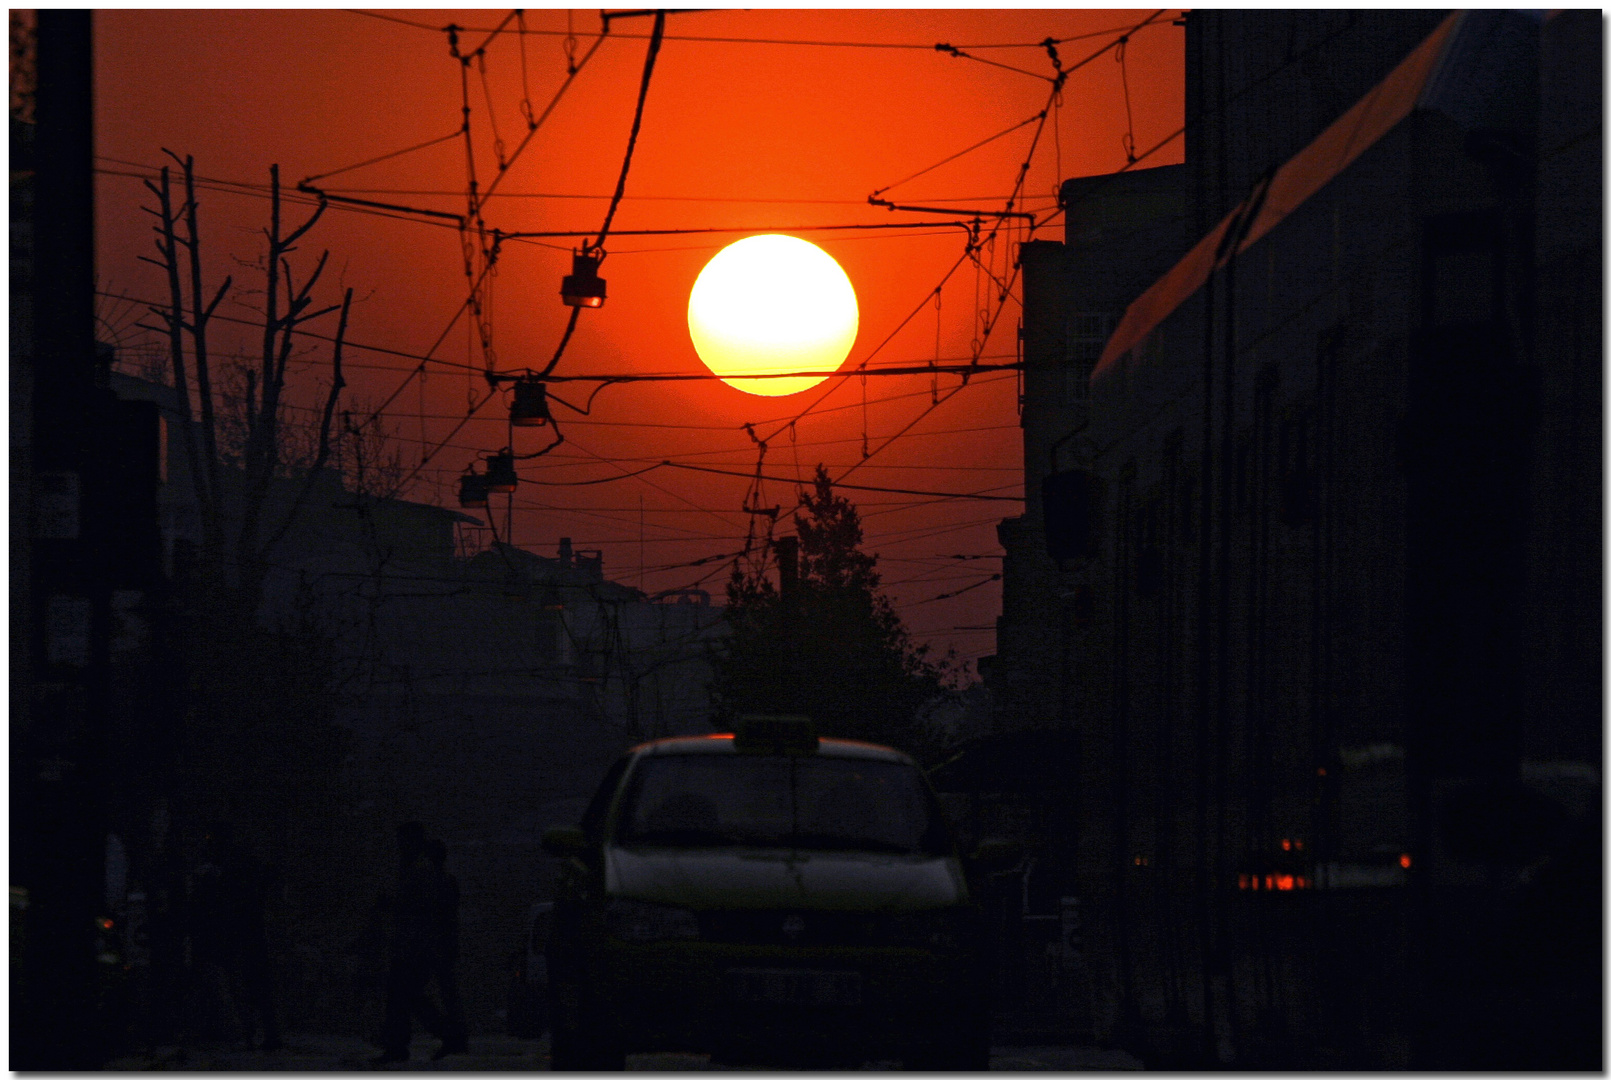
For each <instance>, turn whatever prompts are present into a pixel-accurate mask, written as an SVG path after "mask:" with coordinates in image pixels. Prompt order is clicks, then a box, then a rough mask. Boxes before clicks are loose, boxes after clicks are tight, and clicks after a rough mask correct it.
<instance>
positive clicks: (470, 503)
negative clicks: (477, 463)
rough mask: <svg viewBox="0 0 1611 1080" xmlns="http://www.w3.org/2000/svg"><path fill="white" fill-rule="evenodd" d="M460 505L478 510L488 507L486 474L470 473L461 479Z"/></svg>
mask: <svg viewBox="0 0 1611 1080" xmlns="http://www.w3.org/2000/svg"><path fill="white" fill-rule="evenodd" d="M459 505H460V506H464V507H469V508H470V509H478V508H481V507H484V506H486V505H487V477H486V474H485V473H478V472H468V473H465V474H464V475H463V476H461V477H459Z"/></svg>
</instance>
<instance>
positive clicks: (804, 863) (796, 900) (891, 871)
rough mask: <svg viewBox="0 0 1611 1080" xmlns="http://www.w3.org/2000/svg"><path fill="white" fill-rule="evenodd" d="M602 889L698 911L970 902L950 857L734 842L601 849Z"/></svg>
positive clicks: (914, 907) (894, 908)
mask: <svg viewBox="0 0 1611 1080" xmlns="http://www.w3.org/2000/svg"><path fill="white" fill-rule="evenodd" d="M605 889H606V891H607V892H608V893H609V894H610V895H611V896H622V897H631V898H632V899H635V900H650V901H655V902H658V903H662V904H675V905H676V906H678V907H685V908H693V909H695V910H711V909H720V908H729V909H748V910H754V909H757V908H761V909H765V908H806V909H816V910H826V911H877V912H904V911H925V910H931V909H934V908H939V907H949V906H951V905H954V904H959V903H964V902H966V900H967V886H966V884H965V883H964V882H963V878H962V873H961V868H960V867H959V866H958V865H957V862H956V860H955V859H952V858H943V857H942V858H936V857H934V856H929V855H882V854H876V853H869V852H838V851H826V852H825V851H787V850H769V849H755V848H737V849H722V850H700V851H685V850H684V851H667V850H647V849H646V850H637V851H634V850H628V849H626V848H618V847H609V848H606V849H605Z"/></svg>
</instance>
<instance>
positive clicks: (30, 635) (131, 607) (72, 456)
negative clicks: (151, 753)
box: [11, 10, 162, 1071]
mask: <svg viewBox="0 0 1611 1080" xmlns="http://www.w3.org/2000/svg"><path fill="white" fill-rule="evenodd" d="M91 20H92V15H91V13H90V12H88V11H64V10H42V11H40V12H39V13H38V35H37V41H38V46H37V57H38V60H37V68H38V79H37V88H38V89H37V103H36V107H35V124H34V134H33V147H34V150H33V155H32V160H31V161H25V162H23V163H22V164H23V170H22V175H21V178H20V183H21V184H22V185H23V186H24V187H25V188H27V187H28V186H29V185H31V190H30V191H26V193H25V194H26V195H31V197H32V209H33V214H32V220H31V222H29V224H31V229H29V230H17V229H15V228H14V230H13V239H12V242H13V260H14V267H20V268H21V272H18V271H17V270H16V269H14V271H13V275H12V289H13V312H14V318H15V317H17V316H18V315H20V316H21V319H22V321H23V323H24V325H23V326H22V327H20V328H19V329H20V331H21V332H20V333H18V332H16V331H14V341H15V343H16V344H17V345H19V346H20V348H19V354H20V355H16V356H14V357H13V363H14V364H18V365H21V366H22V367H24V368H26V369H27V370H26V373H25V374H24V376H23V377H22V378H21V379H20V380H19V381H18V383H17V384H15V385H19V386H20V387H22V388H23V389H24V390H25V392H24V393H23V394H22V395H20V397H14V398H13V399H12V410H13V420H14V422H15V424H16V426H19V427H20V428H21V432H22V434H21V438H20V439H17V436H16V434H15V433H14V436H13V438H14V445H13V453H14V454H17V453H18V452H19V451H20V452H21V454H20V456H22V457H23V458H24V459H25V460H26V466H25V467H24V468H23V469H22V470H21V471H20V473H19V474H18V479H20V480H21V481H22V483H23V484H24V485H25V486H26V491H25V492H24V493H23V495H22V497H21V498H20V499H17V500H16V502H17V506H18V509H19V510H20V511H21V513H22V519H21V520H20V521H18V520H14V522H13V528H14V529H15V530H16V531H18V532H21V533H22V534H23V538H22V539H21V540H20V542H17V541H14V553H16V552H17V549H18V548H21V549H22V550H21V553H22V554H24V556H25V559H26V561H25V567H26V570H25V575H26V576H25V577H24V578H23V579H22V581H21V582H20V584H21V585H22V586H23V587H22V589H21V590H19V591H20V593H21V595H20V596H14V597H13V610H14V612H15V614H14V616H13V629H14V632H18V636H20V637H22V638H23V639H24V641H23V644H22V645H21V647H20V648H17V649H16V652H17V654H18V658H19V659H21V660H22V661H23V665H22V670H20V671H17V672H14V673H13V678H14V683H13V691H12V701H13V706H14V709H13V713H12V724H11V813H12V818H11V820H12V822H13V827H12V842H13V848H12V867H11V875H12V876H11V884H12V885H13V886H14V887H17V888H20V889H21V890H22V893H21V894H20V895H19V896H18V899H19V900H21V901H22V904H23V905H24V906H23V918H22V924H21V930H20V933H16V934H15V936H14V938H13V948H14V949H15V948H17V947H18V946H19V945H20V950H19V951H20V952H21V963H20V965H19V968H18V969H17V970H16V972H15V974H14V975H13V979H12V999H11V1001H12V1006H11V1008H12V1029H11V1030H12V1032H13V1040H12V1058H11V1064H12V1067H13V1068H15V1069H18V1070H25V1071H33V1070H73V1071H77V1070H81V1069H84V1070H87V1069H93V1068H98V1067H99V1066H100V1065H102V1064H103V1063H104V1061H105V1060H106V1057H107V1056H108V1054H109V1053H110V1052H111V1050H112V1049H113V1046H112V1043H111V1040H110V1038H109V1034H110V1025H109V1024H108V1023H107V1017H105V1016H104V1015H103V1014H102V1012H101V1009H102V1003H101V995H100V994H99V993H98V989H99V983H100V979H101V972H102V970H103V968H102V965H101V964H100V962H99V959H98V956H97V952H98V950H97V948H96V934H97V929H98V928H97V927H96V925H95V924H96V920H97V918H98V917H100V916H102V915H105V914H108V913H107V912H106V911H105V910H104V908H105V904H104V902H103V893H104V890H105V876H106V875H105V859H106V849H107V836H108V833H109V832H110V831H111V824H110V813H109V808H110V806H111V805H112V803H113V801H114V796H115V795H116V794H117V793H118V790H119V789H120V785H121V784H122V783H123V782H125V781H126V780H127V779H128V775H127V774H128V773H129V772H131V771H138V766H137V765H135V764H134V763H132V761H131V760H130V759H127V758H120V759H119V760H120V763H121V764H120V768H121V769H122V770H124V771H123V772H121V773H120V772H118V771H115V770H114V768H113V767H112V762H113V758H114V755H113V753H112V752H111V747H112V746H113V745H114V739H115V737H119V736H122V735H127V734H128V726H127V723H125V724H124V725H122V726H121V727H120V729H118V730H115V729H114V727H113V724H112V721H111V713H112V709H111V706H110V698H111V692H112V689H113V668H112V649H113V636H114V626H113V622H114V599H115V600H116V601H117V611H118V612H119V613H121V614H120V617H121V618H124V619H129V618H139V617H140V616H139V615H138V614H136V613H142V612H143V613H144V614H145V615H146V616H149V615H150V613H151V611H152V606H151V604H150V603H149V601H150V598H151V597H152V595H153V594H154V593H158V592H160V591H161V588H162V546H161V534H160V530H159V526H158V520H157V507H156V504H157V485H158V483H159V482H160V475H159V473H160V462H161V454H160V438H161V421H160V418H159V416H158V412H157V407H156V405H155V404H152V403H149V402H122V401H119V400H118V399H117V398H116V396H115V395H113V393H112V392H111V390H110V388H109V386H108V382H109V380H110V363H111V359H112V358H111V354H110V350H105V351H104V352H103V351H100V350H98V349H97V345H96V342H95V331H94V319H95V263H94V253H95V246H94V237H95V230H94V189H93V177H94V174H93V171H92V168H93V161H94V158H93V154H94V139H93V126H92V124H93V93H92V73H93V64H92V53H91V40H92V35H91V26H92V22H91ZM29 165H31V166H32V173H31V176H30V175H29V171H28V166H29ZM16 166H17V163H16V162H14V163H13V168H14V170H15V169H16ZM15 175H16V173H15V172H14V176H15ZM18 182H19V181H18V180H13V184H14V185H16V184H17V183H18ZM19 201H21V202H23V203H24V204H25V205H26V203H27V202H28V199H27V198H26V197H25V198H23V199H21V200H19ZM19 232H22V233H25V234H26V235H22V236H19V235H18V234H19ZM30 242H31V247H30V246H29V245H30ZM30 331H31V333H30ZM149 662H150V661H149V660H148V663H149ZM125 666H127V665H125ZM142 704H143V702H142ZM146 734H155V733H154V732H147V733H146ZM142 749H143V748H142ZM19 939H20V940H19Z"/></svg>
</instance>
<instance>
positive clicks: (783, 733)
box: [733, 713, 817, 754]
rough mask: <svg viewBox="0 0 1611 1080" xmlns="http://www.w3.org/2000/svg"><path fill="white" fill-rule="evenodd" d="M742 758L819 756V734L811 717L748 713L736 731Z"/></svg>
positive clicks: (738, 724)
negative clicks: (817, 753)
mask: <svg viewBox="0 0 1611 1080" xmlns="http://www.w3.org/2000/svg"><path fill="white" fill-rule="evenodd" d="M733 749H735V750H737V751H738V752H739V753H741V754H815V753H816V752H817V731H816V727H815V725H813V724H812V722H811V718H810V717H809V716H796V715H767V714H762V713H746V714H745V715H743V716H740V717H739V718H738V723H737V724H736V725H734V727H733Z"/></svg>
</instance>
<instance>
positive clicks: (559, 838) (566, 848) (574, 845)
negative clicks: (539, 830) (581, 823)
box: [543, 828, 590, 859]
mask: <svg viewBox="0 0 1611 1080" xmlns="http://www.w3.org/2000/svg"><path fill="white" fill-rule="evenodd" d="M589 846H590V845H589V844H588V842H587V834H586V833H584V832H583V831H582V830H581V829H576V828H567V829H549V830H548V831H547V832H545V833H543V850H544V851H546V852H548V854H550V855H555V856H558V857H559V858H562V859H566V858H581V857H582V856H583V855H586V854H587V849H588V847H589Z"/></svg>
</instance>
